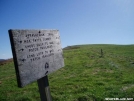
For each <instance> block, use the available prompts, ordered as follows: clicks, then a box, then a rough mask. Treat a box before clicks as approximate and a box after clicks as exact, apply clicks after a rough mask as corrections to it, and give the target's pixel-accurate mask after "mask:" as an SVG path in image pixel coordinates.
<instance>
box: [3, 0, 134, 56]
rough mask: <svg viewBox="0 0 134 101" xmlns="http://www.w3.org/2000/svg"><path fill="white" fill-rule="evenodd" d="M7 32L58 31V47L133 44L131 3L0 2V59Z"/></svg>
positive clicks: (118, 0)
mask: <svg viewBox="0 0 134 101" xmlns="http://www.w3.org/2000/svg"><path fill="white" fill-rule="evenodd" d="M9 29H58V30H59V31H60V36H61V43H62V47H66V46H70V45H78V44H134V0H0V59H1V58H2V59H7V58H12V52H11V46H10V41H9V35H8V30H9Z"/></svg>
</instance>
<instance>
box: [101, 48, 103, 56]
mask: <svg viewBox="0 0 134 101" xmlns="http://www.w3.org/2000/svg"><path fill="white" fill-rule="evenodd" d="M101 57H103V50H102V49H101Z"/></svg>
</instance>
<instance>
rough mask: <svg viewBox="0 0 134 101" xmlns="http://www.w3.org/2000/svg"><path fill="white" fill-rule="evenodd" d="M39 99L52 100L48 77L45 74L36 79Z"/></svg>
mask: <svg viewBox="0 0 134 101" xmlns="http://www.w3.org/2000/svg"><path fill="white" fill-rule="evenodd" d="M37 82H38V87H39V92H40V98H41V101H52V98H51V94H50V88H49V82H48V77H47V76H45V77H43V78H40V79H38V80H37Z"/></svg>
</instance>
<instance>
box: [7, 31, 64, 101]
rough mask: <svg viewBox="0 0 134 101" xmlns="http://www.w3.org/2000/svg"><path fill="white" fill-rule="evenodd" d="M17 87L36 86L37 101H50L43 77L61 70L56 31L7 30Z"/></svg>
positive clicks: (62, 63)
mask: <svg viewBox="0 0 134 101" xmlns="http://www.w3.org/2000/svg"><path fill="white" fill-rule="evenodd" d="M9 37H10V42H11V48H12V53H13V58H14V64H15V71H16V77H17V82H18V87H24V86H26V85H27V84H29V83H32V82H34V81H37V82H38V87H39V91H40V96H41V101H51V100H52V99H51V95H50V89H49V82H48V77H47V75H48V74H50V73H52V72H54V71H56V70H58V69H60V68H61V67H63V66H64V59H63V52H62V48H61V42H60V36H59V31H58V30H12V29H11V30H9Z"/></svg>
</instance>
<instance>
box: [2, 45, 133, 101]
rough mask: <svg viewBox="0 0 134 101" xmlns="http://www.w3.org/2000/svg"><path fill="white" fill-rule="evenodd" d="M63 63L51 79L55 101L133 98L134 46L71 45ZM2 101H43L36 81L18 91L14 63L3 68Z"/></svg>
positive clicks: (67, 48)
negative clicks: (63, 65)
mask: <svg viewBox="0 0 134 101" xmlns="http://www.w3.org/2000/svg"><path fill="white" fill-rule="evenodd" d="M101 49H102V52H103V56H101ZM64 60H65V65H66V66H65V67H63V68H61V69H59V70H58V71H56V72H54V73H52V74H50V75H49V76H48V77H49V83H50V90H51V95H52V99H53V101H103V100H105V98H134V45H77V46H69V47H66V48H64ZM0 101H40V96H39V93H38V86H37V82H34V83H32V84H29V85H27V86H26V87H24V88H18V87H17V82H16V76H15V70H14V65H13V62H9V63H8V64H4V65H0Z"/></svg>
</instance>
